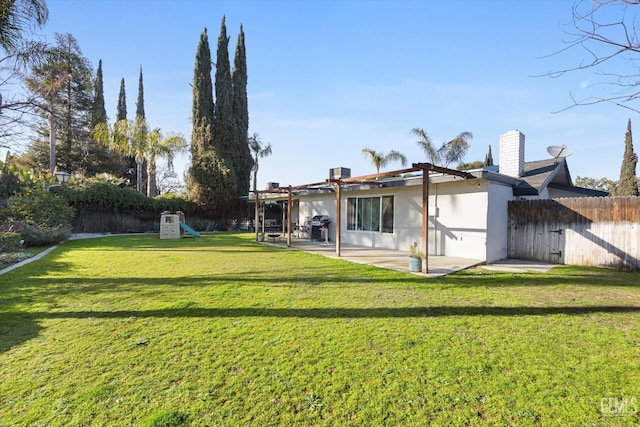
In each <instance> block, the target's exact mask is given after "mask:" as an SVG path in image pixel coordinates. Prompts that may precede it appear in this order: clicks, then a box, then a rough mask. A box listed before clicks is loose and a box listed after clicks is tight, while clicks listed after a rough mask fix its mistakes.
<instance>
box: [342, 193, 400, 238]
mask: <svg viewBox="0 0 640 427" xmlns="http://www.w3.org/2000/svg"><path fill="white" fill-rule="evenodd" d="M347 230H361V231H382V232H383V233H393V196H382V197H349V198H347Z"/></svg>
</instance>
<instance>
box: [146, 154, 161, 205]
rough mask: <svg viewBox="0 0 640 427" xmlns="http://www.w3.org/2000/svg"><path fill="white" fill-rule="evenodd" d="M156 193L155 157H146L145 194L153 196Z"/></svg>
mask: <svg viewBox="0 0 640 427" xmlns="http://www.w3.org/2000/svg"><path fill="white" fill-rule="evenodd" d="M157 195H158V185H157V182H156V161H155V159H147V196H149V197H155V196H157Z"/></svg>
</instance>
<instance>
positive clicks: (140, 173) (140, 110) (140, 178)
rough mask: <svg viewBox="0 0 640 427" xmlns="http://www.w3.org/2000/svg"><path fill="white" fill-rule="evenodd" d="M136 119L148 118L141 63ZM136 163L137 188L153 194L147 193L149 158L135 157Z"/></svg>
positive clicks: (143, 119)
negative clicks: (145, 110) (146, 115)
mask: <svg viewBox="0 0 640 427" xmlns="http://www.w3.org/2000/svg"><path fill="white" fill-rule="evenodd" d="M135 120H136V121H141V122H144V121H145V120H146V117H145V114H144V83H143V81H142V65H140V77H139V78H138V99H137V100H136V118H135ZM134 160H135V165H136V175H135V176H136V181H135V182H136V189H137V190H138V191H139V192H141V193H143V194H146V195H147V196H152V195H150V194H147V190H146V189H147V187H148V186H146V185H145V183H146V182H147V180H148V179H149V175H148V173H147V160H146V159H140V158H138V159H134Z"/></svg>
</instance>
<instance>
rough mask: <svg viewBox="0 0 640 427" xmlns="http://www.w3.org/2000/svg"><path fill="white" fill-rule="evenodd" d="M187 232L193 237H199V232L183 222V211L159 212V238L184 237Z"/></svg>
mask: <svg viewBox="0 0 640 427" xmlns="http://www.w3.org/2000/svg"><path fill="white" fill-rule="evenodd" d="M185 232H187V233H189V234H191V235H192V236H194V237H200V233H198V232H197V231H195V230H194V229H193V228H191V227H189V226H188V225H187V224H185V222H184V212H180V211H177V212H176V213H171V212H169V211H165V212H162V214H160V233H159V237H160V238H161V239H179V238H181V237H184V233H185Z"/></svg>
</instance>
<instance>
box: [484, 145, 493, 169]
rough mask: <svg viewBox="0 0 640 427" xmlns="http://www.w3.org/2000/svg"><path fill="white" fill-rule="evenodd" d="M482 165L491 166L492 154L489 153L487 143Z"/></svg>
mask: <svg viewBox="0 0 640 427" xmlns="http://www.w3.org/2000/svg"><path fill="white" fill-rule="evenodd" d="M484 166H493V154H491V145H489V151H488V152H487V155H486V156H485V157H484Z"/></svg>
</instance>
